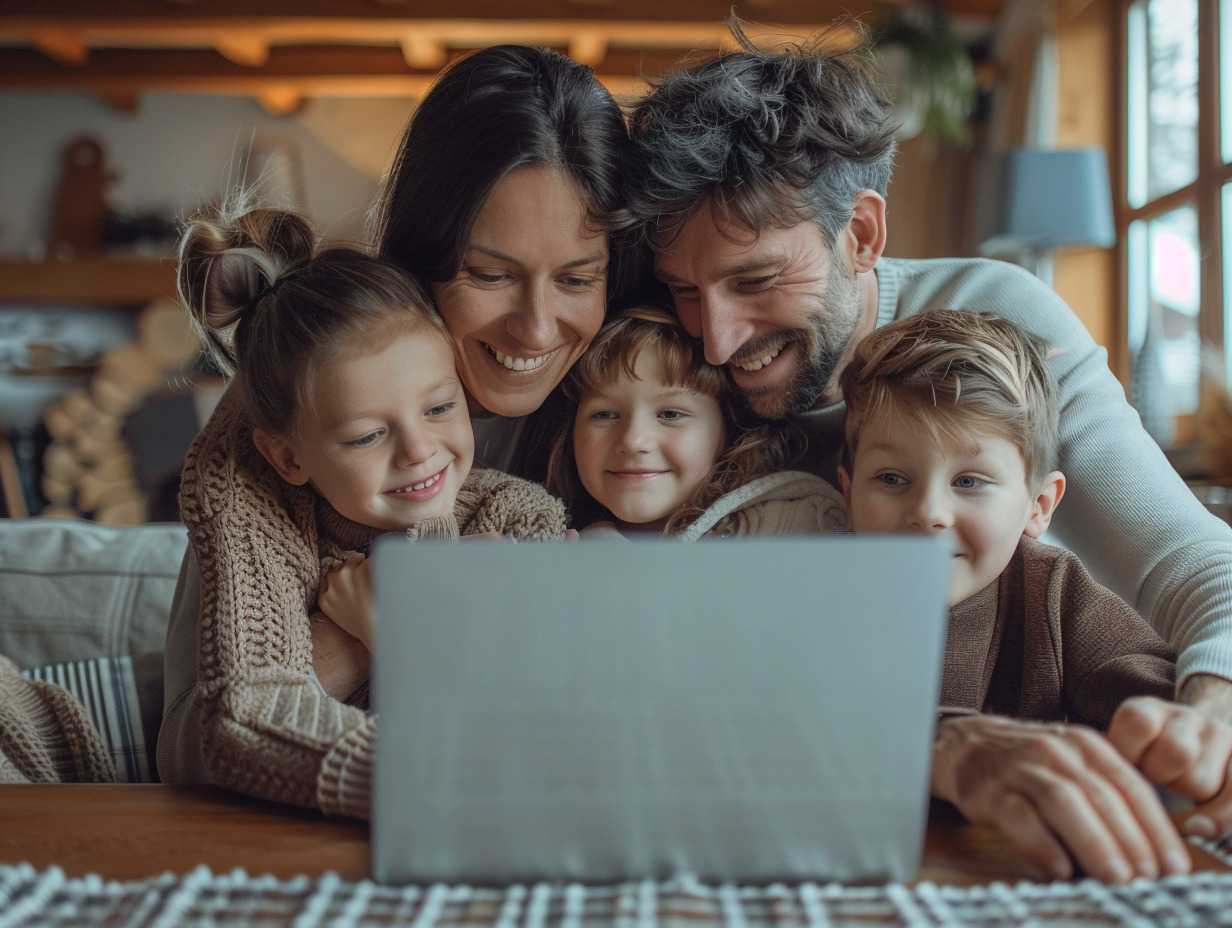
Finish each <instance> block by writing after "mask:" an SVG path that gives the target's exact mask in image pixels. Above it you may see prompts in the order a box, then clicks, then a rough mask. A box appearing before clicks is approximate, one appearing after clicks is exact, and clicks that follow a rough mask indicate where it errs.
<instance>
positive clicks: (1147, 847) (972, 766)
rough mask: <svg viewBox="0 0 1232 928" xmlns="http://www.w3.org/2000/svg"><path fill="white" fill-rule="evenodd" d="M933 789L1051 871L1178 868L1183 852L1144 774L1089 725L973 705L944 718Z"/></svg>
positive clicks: (1105, 874) (1113, 875)
mask: <svg viewBox="0 0 1232 928" xmlns="http://www.w3.org/2000/svg"><path fill="white" fill-rule="evenodd" d="M932 794H933V795H934V796H936V797H938V798H940V799H946V800H949V801H950V802H952V803H953V804H954V805H955V806H957V807H958V809H959V811H960V812H962V813H963V815H965V816H966V817H967V819H968V820H969V821H971V822H975V823H979V824H986V825H993V826H995V827H997V828H999V829H1000V830H1001V831H1002V832H1004V833H1005V835H1006V836H1007V837H1009V839H1010V840H1011V841H1012V842H1013V843H1014V844H1015V845H1017V846H1018V847H1019V848H1020V849H1021V850H1023V851H1024V852H1025V853H1026V854H1027V856H1028V857H1029V858H1030V859H1031V860H1032V861H1033V862H1034V863H1035V864H1036V865H1037V866H1039V867H1040V868H1042V869H1043V870H1044V871H1045V872H1046V873H1048V874H1049V875H1050V876H1052V877H1054V878H1056V879H1067V878H1069V877H1070V876H1072V875H1073V869H1074V865H1075V864H1076V865H1077V866H1078V867H1080V868H1081V869H1082V870H1083V871H1085V872H1086V873H1087V874H1088V875H1090V876H1093V877H1095V878H1096V879H1100V880H1104V881H1106V882H1109V883H1123V882H1126V881H1127V880H1130V879H1132V878H1133V877H1135V876H1143V877H1148V878H1155V877H1157V876H1159V875H1160V874H1162V873H1187V872H1188V871H1189V869H1190V860H1189V853H1188V852H1187V851H1186V849H1185V845H1184V843H1183V842H1182V841H1181V838H1180V836H1179V835H1178V834H1177V831H1176V828H1175V826H1174V825H1173V824H1172V820H1171V819H1170V818H1169V817H1168V813H1167V812H1166V811H1165V810H1164V808H1163V805H1162V804H1161V803H1160V801H1159V797H1158V796H1157V795H1156V793H1155V790H1154V789H1153V788H1152V786H1151V784H1150V783H1148V782H1147V780H1146V778H1145V777H1144V776H1143V775H1142V774H1140V773H1139V772H1138V771H1137V770H1135V769H1134V768H1133V766H1132V765H1131V764H1130V763H1129V762H1128V761H1127V760H1126V759H1125V758H1124V757H1122V756H1121V755H1120V754H1118V753H1117V751H1116V749H1115V748H1114V747H1113V746H1112V745H1111V744H1110V743H1109V741H1108V740H1107V739H1106V738H1104V737H1103V736H1102V735H1100V734H1099V733H1098V732H1096V731H1094V730H1092V729H1089V728H1086V727H1083V726H1080V725H1064V724H1043V723H1038V722H1022V721H1018V720H1015V719H1009V718H1005V717H1002V716H993V715H973V716H961V717H956V718H950V719H945V720H943V721H942V722H941V723H940V724H939V725H938V727H937V737H936V741H935V742H934V745H933V764H932Z"/></svg>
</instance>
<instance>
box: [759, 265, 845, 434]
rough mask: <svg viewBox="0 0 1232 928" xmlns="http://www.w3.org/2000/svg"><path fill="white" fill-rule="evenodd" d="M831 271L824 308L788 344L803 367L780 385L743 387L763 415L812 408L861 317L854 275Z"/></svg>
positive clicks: (784, 415)
mask: <svg viewBox="0 0 1232 928" xmlns="http://www.w3.org/2000/svg"><path fill="white" fill-rule="evenodd" d="M837 270H838V273H836V274H831V275H829V279H827V281H826V287H825V290H824V292H823V293H822V297H821V308H819V309H816V310H814V311H813V312H812V313H810V314H809V316H808V324H807V325H806V326H805V327H804V328H800V329H796V330H794V331H793V332H792V333H791V339H790V341H789V342H788V344H795V345H796V346H797V348H798V351H799V354H800V368H799V370H797V371H796V376H795V377H794V378H793V379H792V381H791V383H789V384H787V386H785V387H782V388H779V389H773V390H771V389H767V390H764V391H756V390H742V391H741V396H742V397H743V399H744V405H745V406H746V407H747V408H748V409H749V411H751V412H752V413H753V414H754V415H757V416H760V417H761V418H763V419H785V418H787V417H788V416H794V415H796V414H797V413H802V412H804V411H806V410H808V409H812V408H813V404H814V403H816V402H817V400H818V399H819V398H820V397H821V396H822V394H823V393H825V392H826V389H827V388H828V387H829V386H830V382H831V381H832V380H833V379H834V375H835V374H836V373H837V372H838V365H839V361H840V359H841V358H842V356H843V352H844V351H845V350H846V349H847V345H848V343H849V342H850V341H851V339H852V337H853V336H854V335H855V330H856V324H857V322H858V321H859V318H860V312H859V307H860V304H859V288H858V287H857V285H856V278H855V275H849V274H847V273H845V272H844V271H843V270H842V269H841V268H837Z"/></svg>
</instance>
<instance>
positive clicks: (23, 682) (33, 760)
mask: <svg viewBox="0 0 1232 928" xmlns="http://www.w3.org/2000/svg"><path fill="white" fill-rule="evenodd" d="M115 781H116V769H115V764H114V763H113V762H112V760H111V755H110V754H109V753H108V751H107V747H106V745H104V744H103V737H102V735H100V734H99V733H98V729H96V728H95V727H94V723H93V722H91V721H90V716H89V714H88V713H87V712H86V709H85V706H83V705H82V704H81V703H80V702H79V701H78V700H77V697H76V696H74V695H73V694H72V693H70V692H69V691H68V690H66V689H64V688H63V687H59V686H56V685H55V684H53V683H43V682H39V681H35V680H27V679H25V678H24V677H23V676H22V675H21V673H20V672H19V671H18V669H17V667H16V666H14V664H13V662H12V661H10V660H9V659H8V658H7V657H0V783H114V782H115Z"/></svg>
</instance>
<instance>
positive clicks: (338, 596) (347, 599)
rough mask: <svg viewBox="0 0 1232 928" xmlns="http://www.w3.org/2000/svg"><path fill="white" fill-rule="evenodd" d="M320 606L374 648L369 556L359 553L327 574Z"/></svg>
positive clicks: (318, 601)
mask: <svg viewBox="0 0 1232 928" xmlns="http://www.w3.org/2000/svg"><path fill="white" fill-rule="evenodd" d="M317 608H319V609H320V610H321V611H322V612H323V613H325V615H326V616H328V617H329V619H330V620H332V621H333V622H335V623H336V624H337V625H338V627H339V628H341V629H343V630H344V631H346V632H347V633H348V634H350V635H352V636H354V637H355V638H358V639H359V640H360V641H362V642H363V644H364V647H365V648H367V649H368V650H369V651H371V650H372V637H373V619H372V577H371V574H370V572H369V569H368V559H367V558H366V557H364V556H363V555H362V554H360V553H359V552H355V553H353V554H351V555H350V556H349V557H348V558H347V559H346V560H345V561H344V562H343V563H341V564H339V565H338V566H337V567H335V568H334V569H333V570H331V571H330V572H329V573H328V574H326V576H325V579H324V580H322V581H321V592H320V594H319V595H318V596H317Z"/></svg>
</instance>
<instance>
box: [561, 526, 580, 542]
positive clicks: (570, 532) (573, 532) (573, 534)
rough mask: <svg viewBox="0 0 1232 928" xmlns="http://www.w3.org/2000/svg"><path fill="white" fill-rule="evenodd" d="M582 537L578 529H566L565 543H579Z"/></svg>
mask: <svg viewBox="0 0 1232 928" xmlns="http://www.w3.org/2000/svg"><path fill="white" fill-rule="evenodd" d="M581 537H582V535H581V533H580V532H579V531H578V530H577V529H576V528H567V529H565V541H577V540H579V539H580V538H581Z"/></svg>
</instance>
